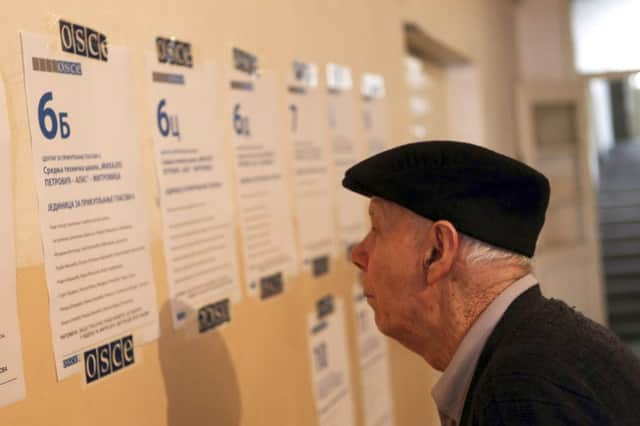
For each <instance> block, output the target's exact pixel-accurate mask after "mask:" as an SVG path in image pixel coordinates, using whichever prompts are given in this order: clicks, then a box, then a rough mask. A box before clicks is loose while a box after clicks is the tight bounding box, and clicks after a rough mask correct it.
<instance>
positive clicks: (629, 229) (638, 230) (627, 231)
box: [600, 222, 640, 240]
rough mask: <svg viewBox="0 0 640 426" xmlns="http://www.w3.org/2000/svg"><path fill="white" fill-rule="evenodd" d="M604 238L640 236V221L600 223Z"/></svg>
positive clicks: (614, 238)
mask: <svg viewBox="0 0 640 426" xmlns="http://www.w3.org/2000/svg"><path fill="white" fill-rule="evenodd" d="M600 235H601V238H602V239H603V240H616V239H620V238H623V239H627V238H640V223H635V222H634V223H608V224H604V225H600Z"/></svg>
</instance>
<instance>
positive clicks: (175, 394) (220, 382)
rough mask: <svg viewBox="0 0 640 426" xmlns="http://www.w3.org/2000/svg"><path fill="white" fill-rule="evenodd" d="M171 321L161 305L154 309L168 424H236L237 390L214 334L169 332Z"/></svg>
mask: <svg viewBox="0 0 640 426" xmlns="http://www.w3.org/2000/svg"><path fill="white" fill-rule="evenodd" d="M189 317H191V318H194V317H197V315H195V314H194V315H190V316H189ZM171 319H172V314H171V304H170V303H169V302H167V303H165V304H164V305H163V306H162V309H161V311H160V324H161V327H162V336H161V337H160V365H161V368H162V375H163V378H164V384H165V389H166V393H167V410H168V413H167V419H168V426H192V425H193V426H196V425H198V426H200V425H214V424H215V425H224V426H236V425H240V417H241V401H240V389H239V386H238V379H237V376H236V371H235V368H234V365H233V360H232V359H231V356H230V354H229V351H228V349H227V345H226V343H225V341H224V340H223V339H222V337H221V336H220V334H219V333H218V332H217V331H209V332H205V333H203V334H196V333H197V332H196V333H193V332H191V333H189V332H187V331H186V330H188V329H189V327H188V326H187V327H184V328H182V329H181V330H173V325H172V323H171ZM189 325H192V326H193V325H194V324H189Z"/></svg>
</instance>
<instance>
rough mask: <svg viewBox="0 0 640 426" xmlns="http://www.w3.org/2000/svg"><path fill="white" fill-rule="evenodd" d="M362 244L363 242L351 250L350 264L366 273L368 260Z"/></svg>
mask: <svg viewBox="0 0 640 426" xmlns="http://www.w3.org/2000/svg"><path fill="white" fill-rule="evenodd" d="M363 243H364V241H361V242H359V243H358V244H356V245H355V246H353V248H352V249H351V262H353V264H354V265H356V266H357V267H358V268H360V269H361V270H362V271H366V270H367V263H368V261H369V259H368V255H367V252H366V251H365V249H364V244H363Z"/></svg>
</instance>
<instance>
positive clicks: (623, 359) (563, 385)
mask: <svg viewBox="0 0 640 426" xmlns="http://www.w3.org/2000/svg"><path fill="white" fill-rule="evenodd" d="M461 424H462V425H492V426H493V425H545V426H553V425H594V426H596V425H597V426H603V425H619V426H623V425H625V426H626V425H629V426H631V425H635V426H637V425H640V359H639V358H638V357H637V356H635V355H634V354H633V353H632V352H631V350H630V349H629V348H628V347H627V346H626V345H625V344H624V343H622V342H621V341H620V340H619V339H618V338H617V337H616V336H614V335H613V334H612V333H611V332H610V331H609V330H607V329H606V328H605V327H603V326H601V325H599V324H596V323H595V322H593V321H591V320H589V319H588V318H585V317H584V316H583V315H582V314H580V313H577V312H575V311H574V310H573V309H571V308H569V307H568V306H567V305H566V304H565V303H563V302H560V301H558V300H553V299H551V300H549V299H547V298H545V297H543V296H542V294H541V293H540V287H539V286H534V287H532V288H530V289H529V290H527V291H526V292H524V293H523V294H522V295H520V296H519V297H518V298H517V299H516V300H515V301H514V302H513V303H512V304H511V306H509V308H508V309H507V311H506V312H505V314H504V316H503V317H502V319H501V320H500V321H499V322H498V324H497V326H496V328H495V329H494V331H493V333H492V334H491V336H490V337H489V339H488V340H487V343H486V345H485V347H484V349H483V350H482V353H481V355H480V358H479V360H478V365H477V367H476V370H475V372H474V375H473V379H472V381H471V386H470V388H469V392H468V394H467V398H466V401H465V405H464V410H463V413H462V419H461Z"/></svg>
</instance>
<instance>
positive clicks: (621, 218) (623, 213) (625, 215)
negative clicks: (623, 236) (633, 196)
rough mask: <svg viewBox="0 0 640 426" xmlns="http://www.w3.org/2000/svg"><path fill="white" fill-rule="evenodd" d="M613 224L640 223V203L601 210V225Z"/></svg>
mask: <svg viewBox="0 0 640 426" xmlns="http://www.w3.org/2000/svg"><path fill="white" fill-rule="evenodd" d="M611 223H640V203H638V204H636V205H631V206H625V207H603V208H600V225H601V226H602V225H607V224H611Z"/></svg>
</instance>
